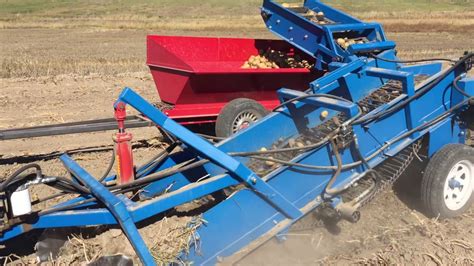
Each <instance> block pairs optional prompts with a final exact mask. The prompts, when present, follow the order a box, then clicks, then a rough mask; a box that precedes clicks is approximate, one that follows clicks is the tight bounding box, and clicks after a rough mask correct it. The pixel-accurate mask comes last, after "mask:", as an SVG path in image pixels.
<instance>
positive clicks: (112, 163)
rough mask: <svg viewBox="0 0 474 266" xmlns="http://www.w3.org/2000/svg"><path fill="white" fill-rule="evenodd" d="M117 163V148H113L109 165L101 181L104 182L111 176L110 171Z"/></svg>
mask: <svg viewBox="0 0 474 266" xmlns="http://www.w3.org/2000/svg"><path fill="white" fill-rule="evenodd" d="M114 164H115V148H114V149H112V157H111V158H110V162H109V165H108V166H107V169H106V170H105V172H104V174H103V175H102V176H101V177H100V178H99V182H100V183H102V182H104V180H105V179H106V178H107V176H109V174H110V171H112V167H114Z"/></svg>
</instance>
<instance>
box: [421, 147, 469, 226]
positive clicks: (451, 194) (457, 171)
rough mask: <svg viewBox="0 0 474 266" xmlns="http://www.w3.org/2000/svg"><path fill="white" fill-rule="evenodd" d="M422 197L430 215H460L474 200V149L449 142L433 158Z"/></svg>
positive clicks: (450, 216)
mask: <svg viewBox="0 0 474 266" xmlns="http://www.w3.org/2000/svg"><path fill="white" fill-rule="evenodd" d="M421 189H422V190H421V194H422V200H423V203H424V204H425V206H426V208H427V211H428V213H429V215H431V216H433V217H438V216H439V217H440V218H452V217H455V216H459V215H461V214H462V213H464V212H465V211H466V210H468V209H469V207H470V206H471V204H472V202H473V201H474V148H471V147H469V146H467V145H462V144H449V145H446V146H445V147H443V148H442V149H441V150H439V151H438V152H437V153H436V154H435V155H434V156H433V157H432V159H431V160H430V162H429V163H428V166H427V167H426V171H425V173H424V175H423V181H422V186H421Z"/></svg>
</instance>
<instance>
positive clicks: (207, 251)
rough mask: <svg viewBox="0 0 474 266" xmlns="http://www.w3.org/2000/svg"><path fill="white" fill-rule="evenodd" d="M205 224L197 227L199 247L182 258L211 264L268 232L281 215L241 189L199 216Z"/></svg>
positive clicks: (192, 249) (280, 218) (198, 263)
mask: <svg viewBox="0 0 474 266" xmlns="http://www.w3.org/2000/svg"><path fill="white" fill-rule="evenodd" d="M203 219H204V220H206V221H207V223H206V225H204V226H201V227H200V228H199V229H198V231H197V232H198V234H199V241H200V242H199V247H198V248H197V249H195V248H194V247H193V248H191V249H190V254H189V256H187V257H186V258H185V259H186V260H189V261H193V262H194V264H196V265H213V264H215V263H216V262H217V257H218V256H220V257H227V256H229V255H232V254H233V253H234V252H236V251H238V250H239V249H241V248H242V247H244V246H245V245H246V244H247V243H249V242H251V241H252V240H254V239H256V238H258V237H259V236H261V235H262V234H264V233H266V232H268V231H269V230H270V229H272V228H273V227H274V226H275V223H278V222H280V221H281V220H283V219H284V216H282V215H281V214H279V213H278V212H275V209H274V208H273V207H271V206H270V205H268V203H266V202H265V201H262V200H260V199H259V198H258V196H256V195H255V193H253V192H251V191H249V190H247V189H244V190H241V191H239V192H237V193H236V194H234V195H233V196H232V197H230V198H229V199H227V200H226V201H223V202H221V203H219V204H218V205H217V206H215V207H214V208H212V209H210V210H209V211H207V212H206V213H205V214H204V215H203Z"/></svg>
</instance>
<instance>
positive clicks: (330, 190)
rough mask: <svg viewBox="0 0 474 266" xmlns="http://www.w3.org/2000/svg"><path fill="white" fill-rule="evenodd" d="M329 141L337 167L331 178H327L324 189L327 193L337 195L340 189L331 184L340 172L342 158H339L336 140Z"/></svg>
mask: <svg viewBox="0 0 474 266" xmlns="http://www.w3.org/2000/svg"><path fill="white" fill-rule="evenodd" d="M330 142H331V148H332V153H333V154H334V156H336V162H337V168H336V171H334V174H333V175H332V177H331V179H329V182H328V183H327V185H326V188H325V189H324V191H325V193H326V194H328V195H337V194H339V193H340V192H341V191H342V190H341V189H335V188H333V187H332V186H333V185H334V182H336V179H337V178H338V177H339V175H340V174H341V172H342V159H341V154H340V153H339V149H338V147H337V145H336V142H334V140H331V141H330Z"/></svg>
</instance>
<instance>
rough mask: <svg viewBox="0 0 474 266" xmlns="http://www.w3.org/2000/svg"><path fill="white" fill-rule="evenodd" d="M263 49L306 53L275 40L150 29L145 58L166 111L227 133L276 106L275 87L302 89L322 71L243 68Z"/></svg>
mask: <svg viewBox="0 0 474 266" xmlns="http://www.w3.org/2000/svg"><path fill="white" fill-rule="evenodd" d="M267 49H273V50H277V51H282V52H285V53H288V54H291V55H296V54H299V55H300V56H301V57H302V58H306V57H305V55H303V54H302V53H301V52H300V51H299V50H297V49H296V48H294V47H292V46H291V45H289V44H288V43H286V42H284V41H279V40H254V39H240V38H239V39H238V38H205V37H181V36H180V37H178V36H157V35H150V36H148V38H147V64H148V66H149V67H150V70H151V73H152V75H153V79H154V81H155V84H156V88H157V90H158V94H159V96H160V99H161V101H162V103H163V110H164V112H165V113H166V114H167V115H168V116H170V117H171V118H173V119H175V120H177V121H179V122H180V123H182V124H205V123H214V122H215V123H216V134H217V135H218V136H221V137H225V136H228V135H230V134H232V133H234V132H236V131H238V130H240V129H242V128H245V127H248V125H249V124H250V123H252V122H254V121H256V120H257V119H259V118H261V117H262V116H264V115H265V114H266V113H267V110H271V109H272V108H274V107H275V106H277V105H278V104H279V101H278V99H277V95H276V93H275V91H276V90H278V89H280V88H283V87H285V88H290V89H295V90H304V89H306V88H307V87H308V83H309V82H310V81H312V80H315V79H316V78H317V77H318V76H320V75H321V73H314V72H311V71H310V70H308V69H306V68H279V69H243V68H241V66H242V65H243V64H244V62H245V61H246V60H248V59H249V57H250V56H251V55H258V54H259V51H266V50H267ZM307 60H308V61H311V60H310V59H309V58H308V59H307Z"/></svg>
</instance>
